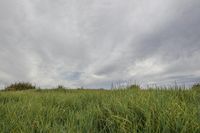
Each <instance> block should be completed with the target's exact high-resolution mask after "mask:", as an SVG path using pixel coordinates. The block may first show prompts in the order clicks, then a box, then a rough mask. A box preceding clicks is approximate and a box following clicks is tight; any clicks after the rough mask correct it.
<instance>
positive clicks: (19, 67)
mask: <svg viewBox="0 0 200 133" xmlns="http://www.w3.org/2000/svg"><path fill="white" fill-rule="evenodd" d="M199 5H200V2H198V1H195V0H191V1H186V0H183V1H173V0H165V1H164V0H163V1H159V0H156V1H153V2H152V1H151V2H150V1H145V0H141V1H136V0H128V1H126V2H124V1H121V0H117V1H113V0H102V1H98V0H83V1H68V0H67V1H65V0H58V1H53V0H44V1H30V0H20V1H18V2H17V1H14V0H7V1H5V0H3V1H1V2H0V61H1V66H0V82H1V83H2V84H4V83H9V82H14V81H18V80H24V81H30V82H34V83H37V84H39V85H41V86H47V87H48V86H49V87H50V86H55V85H57V84H63V85H66V86H69V87H79V86H85V87H98V88H100V87H109V85H110V84H111V82H112V81H118V80H129V79H132V80H135V79H136V80H140V81H144V82H152V81H155V82H158V81H160V80H161V79H162V80H163V81H165V80H175V79H179V80H184V79H185V78H188V77H191V78H192V79H193V80H198V79H199V77H200V70H199V67H200V63H198V62H200V60H199V58H198V57H199V56H200V54H199V53H200V39H199V36H200V28H199V27H200V26H199V22H200V19H199V18H200V16H199V14H200V9H199V8H198V7H199Z"/></svg>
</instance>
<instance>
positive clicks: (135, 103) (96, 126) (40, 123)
mask: <svg viewBox="0 0 200 133" xmlns="http://www.w3.org/2000/svg"><path fill="white" fill-rule="evenodd" d="M0 131H1V132H5V133H10V132H11V133H12V132H13V133H17V132H27V133H31V132H38V133H39V132H44V133H46V132H48V133H49V132H52V133H54V132H56V133H57V132H69V133H82V132H83V133H88V132H90V133H96V132H100V133H109V132H110V133H127V132H133V133H136V132H141V133H143V132H148V133H159V132H164V133H169V132H172V133H173V132H174V133H175V132H180V133H193V132H194V133H195V132H196V133H198V132H200V92H199V91H196V90H139V89H127V90H112V91H108V90H51V91H50V90H30V91H16V92H12V91H11V92H0Z"/></svg>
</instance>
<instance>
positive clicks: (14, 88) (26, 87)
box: [5, 82, 36, 91]
mask: <svg viewBox="0 0 200 133" xmlns="http://www.w3.org/2000/svg"><path fill="white" fill-rule="evenodd" d="M31 89H36V87H35V86H34V85H32V84H31V83H22V82H19V83H14V84H11V85H9V86H7V87H6V88H5V90H6V91H20V90H31Z"/></svg>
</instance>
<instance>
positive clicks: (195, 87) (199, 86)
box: [192, 83, 200, 90]
mask: <svg viewBox="0 0 200 133" xmlns="http://www.w3.org/2000/svg"><path fill="white" fill-rule="evenodd" d="M192 90H200V83H197V84H194V85H193V86H192Z"/></svg>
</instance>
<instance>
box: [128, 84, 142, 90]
mask: <svg viewBox="0 0 200 133" xmlns="http://www.w3.org/2000/svg"><path fill="white" fill-rule="evenodd" d="M128 89H134V90H140V86H139V85H136V84H133V85H131V86H129V87H128Z"/></svg>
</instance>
